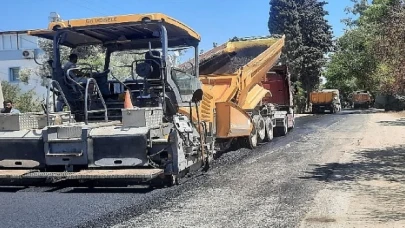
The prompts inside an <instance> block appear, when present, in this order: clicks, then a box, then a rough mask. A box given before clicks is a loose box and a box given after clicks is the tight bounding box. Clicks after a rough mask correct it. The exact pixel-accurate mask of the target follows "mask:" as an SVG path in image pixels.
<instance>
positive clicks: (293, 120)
mask: <svg viewBox="0 0 405 228" xmlns="http://www.w3.org/2000/svg"><path fill="white" fill-rule="evenodd" d="M294 127H295V118H294V116H293V117H292V126H291V127H289V128H288V130H290V131H291V130H292V129H294Z"/></svg>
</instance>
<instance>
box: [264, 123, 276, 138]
mask: <svg viewBox="0 0 405 228" xmlns="http://www.w3.org/2000/svg"><path fill="white" fill-rule="evenodd" d="M265 124H266V137H265V141H266V142H271V141H272V140H273V138H274V134H273V121H272V120H271V118H270V117H267V118H266V120H265Z"/></svg>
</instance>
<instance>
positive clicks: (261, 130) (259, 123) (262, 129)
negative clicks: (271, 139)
mask: <svg viewBox="0 0 405 228" xmlns="http://www.w3.org/2000/svg"><path fill="white" fill-rule="evenodd" d="M253 121H254V123H255V124H256V125H255V126H256V129H257V139H258V142H261V141H264V140H265V137H266V122H265V120H264V118H263V117H262V116H261V115H255V116H253Z"/></svg>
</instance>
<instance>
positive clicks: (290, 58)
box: [268, 0, 303, 81]
mask: <svg viewBox="0 0 405 228" xmlns="http://www.w3.org/2000/svg"><path fill="white" fill-rule="evenodd" d="M268 28H269V32H270V34H273V35H276V34H277V35H283V34H284V35H285V36H286V41H285V46H284V48H283V53H282V56H281V62H282V63H284V64H286V65H287V66H288V67H289V69H290V72H291V76H292V80H293V81H296V80H298V79H299V77H300V75H299V73H300V71H301V70H300V67H301V65H302V60H303V58H302V56H301V53H300V50H301V46H302V36H301V32H300V27H299V14H298V8H297V5H296V3H295V0H270V17H269V21H268Z"/></svg>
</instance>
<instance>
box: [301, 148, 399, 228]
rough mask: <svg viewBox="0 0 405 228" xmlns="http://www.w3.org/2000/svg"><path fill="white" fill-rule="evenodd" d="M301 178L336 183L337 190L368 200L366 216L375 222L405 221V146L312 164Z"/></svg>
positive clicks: (368, 151) (363, 152) (364, 152)
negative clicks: (347, 191)
mask: <svg viewBox="0 0 405 228" xmlns="http://www.w3.org/2000/svg"><path fill="white" fill-rule="evenodd" d="M313 166H314V168H313V170H312V171H309V172H307V174H308V175H306V176H304V177H300V178H301V179H306V180H308V179H315V180H317V181H322V182H329V183H339V184H338V185H336V186H335V185H333V187H332V188H337V189H336V190H338V191H345V190H349V191H350V192H352V193H353V194H355V195H357V197H362V196H366V197H368V198H371V199H372V200H373V202H369V203H370V206H368V207H367V208H368V213H366V214H364V216H366V217H367V219H370V220H373V221H374V220H375V221H378V222H387V221H399V220H405V211H404V210H403V206H402V205H405V188H404V186H405V146H401V147H389V148H385V149H381V150H366V151H362V152H361V153H360V154H359V156H358V158H357V159H356V160H355V161H353V162H349V163H329V164H325V165H313Z"/></svg>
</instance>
